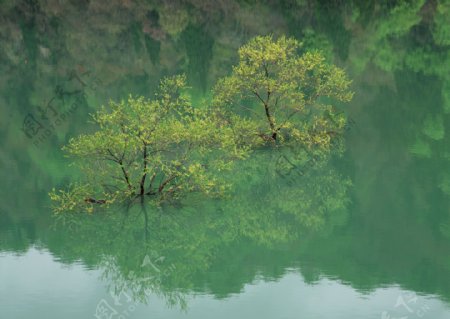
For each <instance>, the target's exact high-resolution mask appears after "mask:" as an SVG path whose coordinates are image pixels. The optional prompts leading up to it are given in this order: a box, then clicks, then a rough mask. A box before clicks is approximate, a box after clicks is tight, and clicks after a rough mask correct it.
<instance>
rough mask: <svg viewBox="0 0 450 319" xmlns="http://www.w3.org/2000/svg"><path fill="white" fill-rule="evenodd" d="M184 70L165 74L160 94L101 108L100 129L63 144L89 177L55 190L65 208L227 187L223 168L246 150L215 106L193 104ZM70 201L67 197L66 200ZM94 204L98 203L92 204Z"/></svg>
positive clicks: (212, 192)
mask: <svg viewBox="0 0 450 319" xmlns="http://www.w3.org/2000/svg"><path fill="white" fill-rule="evenodd" d="M185 88H186V84H185V77H184V76H174V77H169V78H165V79H163V80H162V81H161V85H160V87H159V91H158V92H157V93H156V95H155V98H154V99H152V100H149V99H145V98H144V97H137V98H135V97H132V96H130V97H129V98H128V99H127V100H126V101H125V100H122V101H120V102H113V101H111V102H110V103H109V107H108V108H107V107H102V108H101V109H100V110H99V111H98V112H96V113H95V114H93V116H92V118H93V120H94V123H95V124H97V130H96V131H94V132H93V133H90V134H84V135H80V136H79V137H77V138H72V139H70V140H69V143H68V144H67V145H66V146H65V147H64V148H63V149H64V150H65V151H66V153H67V154H68V155H69V156H70V157H72V158H74V159H75V160H76V164H77V165H78V166H79V167H80V168H81V171H82V172H83V176H84V179H83V183H81V184H77V185H73V186H72V187H71V190H70V191H69V192H66V191H55V190H53V192H52V193H51V198H52V199H53V200H54V201H56V202H57V203H58V204H59V206H57V207H58V208H57V211H63V210H71V209H75V208H77V207H78V206H77V203H80V201H81V202H82V201H83V200H84V201H85V202H88V203H104V204H108V203H111V202H113V201H114V200H116V199H118V198H119V197H121V196H124V195H125V197H129V196H134V195H150V196H154V197H155V198H158V199H159V200H161V199H171V198H174V197H178V196H181V194H183V193H186V192H191V191H199V192H203V193H205V194H210V195H215V194H220V193H222V192H224V191H225V189H226V186H227V185H226V184H224V183H221V182H220V178H219V176H218V172H220V171H222V170H227V169H229V168H230V167H231V164H232V162H233V160H234V159H239V158H242V157H244V156H245V154H246V148H245V147H240V146H238V145H236V144H235V143H234V139H233V132H232V129H231V128H229V127H225V126H223V125H222V124H221V123H220V121H218V120H217V118H216V116H215V115H214V114H213V113H211V112H210V111H208V110H207V109H198V108H193V107H192V106H191V104H190V102H189V98H188V97H187V95H186V94H183V90H184V89H185ZM61 204H62V205H61ZM90 210H92V206H90Z"/></svg>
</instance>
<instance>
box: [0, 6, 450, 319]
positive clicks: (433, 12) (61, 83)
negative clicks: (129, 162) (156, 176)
mask: <svg viewBox="0 0 450 319" xmlns="http://www.w3.org/2000/svg"><path fill="white" fill-rule="evenodd" d="M449 10H450V6H449V1H443V0H436V1H435V0H431V1H430V0H429V1H425V0H419V1H415V0H411V1H319V0H306V1H289V0H285V1H269V0H268V1H218V2H217V4H216V5H214V6H212V5H211V2H209V1H198V0H187V1H179V2H176V1H173V2H170V4H168V2H167V1H164V2H163V1H160V2H156V1H155V2H151V1H150V2H149V1H145V2H144V1H142V2H140V1H136V2H133V3H130V2H126V1H110V2H109V4H108V6H104V5H102V3H101V2H96V1H89V2H87V1H80V2H78V1H77V2H76V1H72V2H67V3H64V4H61V3H60V2H57V1H46V2H44V1H20V2H19V1H3V2H1V5H0V17H1V21H2V22H1V24H0V37H1V43H2V45H1V46H0V69H1V71H2V76H1V77H0V82H1V84H0V101H1V103H0V112H1V116H0V122H1V125H0V141H1V149H0V165H1V170H0V178H1V192H0V194H1V195H0V198H1V200H0V251H1V252H2V253H3V254H8V255H9V254H19V255H22V254H26V252H27V251H28V250H29V249H30V248H31V247H38V248H42V249H46V250H48V251H49V252H50V253H51V254H52V255H53V256H54V257H55V259H56V260H57V262H58V263H62V264H64V265H66V264H67V265H71V264H74V263H82V264H83V265H85V266H86V267H87V268H89V269H93V268H98V269H101V270H102V271H105V282H107V283H110V284H112V285H116V286H118V287H123V286H125V287H127V289H129V290H130V291H134V296H135V297H136V299H138V300H143V299H144V298H145V294H143V293H142V292H143V291H145V289H150V290H153V291H156V292H159V293H161V294H162V295H164V296H166V297H167V299H168V300H170V301H171V302H177V303H179V302H180V301H181V303H182V302H183V301H184V300H189V298H188V297H189V296H190V295H191V294H192V293H195V292H197V293H208V294H211V295H213V296H214V297H215V298H223V299H226V298H228V297H229V296H234V297H233V298H237V299H239V296H241V295H240V294H239V293H240V292H242V289H243V287H244V286H245V285H246V284H248V283H252V282H255V278H258V279H261V280H264V282H265V283H273V282H274V281H278V280H280V278H283V277H284V276H285V275H286V273H288V272H290V271H295V272H298V273H301V275H302V277H303V279H304V281H305V282H307V283H309V284H311V285H313V287H317V286H316V285H319V284H318V282H319V280H320V278H323V277H329V278H333V280H335V279H336V280H337V281H339V282H341V283H342V285H348V286H349V287H351V290H352V291H356V292H357V294H358V295H359V294H360V293H362V294H366V295H365V296H364V298H369V299H370V298H371V296H372V295H371V293H372V292H375V293H376V294H378V295H379V296H380V295H381V296H387V291H389V289H390V287H392V286H399V287H401V288H402V289H407V290H411V291H415V292H417V293H420V294H424V295H426V296H428V297H429V298H430V299H433V300H437V299H440V300H443V302H444V304H447V305H448V303H449V301H450V288H449V287H450V283H449V282H448V278H450V255H449V251H450V213H449V212H450V186H449V185H450V165H449V164H450V156H449V154H450V148H449V145H450V143H449V138H450V135H449V127H450V118H449V116H450V115H449V114H450V113H449V111H450V94H449V92H450V90H449V83H450V81H449V75H450V72H449V68H450V54H449V45H450V44H449V40H448V39H449V36H448V34H449V24H448V21H449ZM269 33H273V34H274V38H275V39H278V38H279V37H280V36H281V35H286V36H287V37H294V38H295V39H297V41H299V42H301V43H302V44H303V46H302V47H300V48H299V52H300V55H302V54H303V53H306V52H313V51H314V50H316V49H318V50H321V52H322V54H323V56H324V57H325V58H326V62H327V63H329V64H334V65H337V66H339V67H340V68H342V69H344V70H346V73H347V74H348V75H349V78H351V79H352V80H353V82H352V90H353V91H355V92H356V93H355V96H354V97H353V99H352V101H351V102H349V103H348V106H346V107H345V108H343V109H342V110H343V111H345V113H347V114H348V115H349V117H350V118H352V119H353V120H354V123H355V124H354V125H352V126H348V127H347V128H346V132H345V133H344V137H345V151H343V154H342V156H334V154H333V152H331V154H327V155H326V156H323V157H321V156H315V155H316V154H309V153H307V152H306V150H305V149H304V148H302V149H301V152H300V153H299V152H298V150H296V149H293V148H291V147H286V148H284V149H282V150H280V148H279V147H277V148H273V147H271V146H270V145H271V143H272V142H270V141H268V142H267V144H265V145H264V147H261V149H258V151H255V152H254V153H253V154H252V156H251V157H250V158H248V159H247V160H245V161H236V162H234V161H233V164H234V165H237V166H238V167H237V168H234V169H232V170H231V171H230V173H229V175H224V176H220V177H221V178H222V177H223V178H224V183H225V184H229V183H231V184H232V185H234V187H233V188H231V189H230V191H229V192H230V193H229V197H225V198H222V199H220V200H216V199H211V198H208V199H206V198H207V197H206V196H204V195H203V194H192V195H189V196H186V197H185V198H183V199H182V200H181V201H180V203H179V204H177V206H172V205H166V204H162V205H160V206H159V207H157V206H156V205H154V204H153V203H149V204H148V205H146V206H144V207H143V208H141V206H140V205H135V206H133V207H132V208H131V209H129V210H127V209H126V207H124V208H123V209H122V208H121V207H114V209H113V206H111V211H109V210H106V211H105V212H102V213H99V214H77V215H75V214H74V215H71V214H60V215H59V219H58V223H57V225H56V226H55V227H50V226H53V223H54V220H53V218H52V217H51V210H50V209H49V206H50V201H49V200H48V195H47V192H48V189H49V188H51V187H53V186H54V185H57V188H64V187H66V186H67V185H68V184H69V183H70V181H72V180H77V179H81V178H82V176H78V174H79V173H78V171H77V170H72V169H71V168H68V166H67V164H68V163H67V161H66V159H65V158H63V156H62V152H61V151H60V149H61V147H62V146H63V145H66V144H67V142H68V141H69V139H70V138H71V137H74V136H79V135H80V134H90V133H93V131H91V130H92V128H93V125H92V124H91V123H88V120H89V119H90V117H89V115H88V114H89V113H94V112H95V111H96V110H97V107H98V106H99V105H108V100H109V98H111V99H112V100H113V101H120V99H122V98H124V97H126V96H128V94H129V93H132V95H133V96H142V95H143V96H146V98H153V97H154V93H155V92H156V90H157V87H158V82H159V80H160V79H162V78H164V77H165V76H171V75H174V74H182V73H185V74H186V78H187V84H188V86H189V87H190V88H189V92H192V93H191V96H189V98H190V99H191V103H192V105H203V104H202V102H203V98H204V96H203V94H205V95H206V98H207V100H212V96H211V94H209V92H211V89H213V88H214V84H215V83H217V81H218V80H219V79H220V78H224V77H227V76H233V72H232V71H233V70H232V66H233V65H238V64H239V55H238V54H237V52H238V49H239V47H241V46H242V45H243V44H245V43H247V42H248V41H249V40H250V39H251V38H253V37H255V36H257V35H260V34H263V35H264V34H269ZM77 92H78V93H77ZM53 97H55V98H54V100H53V102H52V104H51V105H52V106H53V108H54V109H55V110H56V111H57V112H58V114H59V115H58V116H54V113H53V111H52V110H51V109H49V108H45V107H46V106H47V105H48V103H49V101H50V100H51V99H52V98H53ZM255 101H256V100H255ZM75 102H76V103H77V104H75V105H77V107H76V108H74V109H73V111H72V113H70V115H67V119H66V120H64V121H61V123H60V124H59V125H56V124H55V121H56V119H58V118H60V116H61V115H62V114H66V113H67V112H66V111H67V110H68V109H69V108H70V107H71V106H72V105H74V103H75ZM249 103H250V102H249ZM254 105H255V107H259V108H256V109H255V110H257V111H259V112H261V113H262V115H263V116H264V108H263V105H261V104H259V105H258V102H257V101H256V102H255V103H254ZM39 106H40V107H41V108H42V109H46V110H47V118H48V119H47V120H45V119H42V117H41V113H40V112H39V109H38V107H39ZM232 110H233V111H234V112H237V113H238V114H239V115H246V116H248V118H251V117H250V113H245V111H244V110H242V109H239V108H238V107H233V108H232ZM65 112H66V113H65ZM28 113H31V114H32V115H33V116H34V118H35V119H36V120H39V121H40V122H41V124H42V125H43V126H45V127H46V128H48V129H49V130H51V134H49V136H48V137H46V138H45V139H42V141H41V135H43V134H44V133H45V130H44V129H40V130H39V134H38V135H36V136H35V137H33V138H32V139H30V138H28V137H27V136H26V135H25V134H24V132H23V131H22V130H21V129H22V128H23V126H22V124H23V120H24V117H25V116H26V115H27V114H28ZM67 114H69V113H67ZM337 116H338V117H339V116H340V115H337ZM257 118H261V120H260V121H259V122H257V123H258V126H257V127H256V131H257V132H258V133H262V134H264V135H271V131H270V130H271V129H270V124H269V123H268V122H267V118H265V117H261V116H259V115H258V117H257ZM254 119H256V117H255V118H254ZM337 123H338V122H337ZM50 124H54V126H55V129H54V130H52V129H51V126H50ZM257 137H258V136H257ZM277 140H278V137H277ZM36 141H38V142H39V143H36V144H37V145H35V142H36ZM262 141H263V139H262V138H260V137H258V138H257V139H256V140H255V142H257V143H262ZM279 142H281V141H278V142H277V143H279ZM275 144H276V143H275ZM264 148H267V149H268V150H270V151H269V152H267V150H266V149H264ZM336 148H339V149H341V148H340V144H339V143H338V144H337V147H336ZM338 153H340V152H338ZM293 158H294V159H295V161H292V159H293ZM312 159H314V160H312ZM139 163H141V162H139ZM111 164H114V165H116V166H117V167H118V168H119V171H118V172H119V173H120V167H119V166H118V165H117V164H116V163H111ZM151 176H152V174H150V175H147V177H146V182H147V184H146V185H147V188H146V189H148V185H149V182H150V178H151ZM137 180H139V179H137ZM136 185H137V186H136V189H137V192H139V190H140V189H139V182H137V183H136ZM98 198H99V199H101V197H98ZM233 198H234V199H235V200H234V201H232V200H230V199H233ZM97 206H101V205H97ZM144 208H145V209H146V210H144ZM312 230H314V231H312ZM152 252H155V254H156V256H165V257H166V260H165V261H164V263H162V262H161V264H159V266H160V267H161V268H162V267H167V268H164V270H166V269H167V270H169V272H164V277H163V278H161V279H160V280H157V281H154V282H153V283H147V285H146V283H145V282H143V281H137V280H136V281H133V280H132V279H131V278H130V277H128V274H129V272H130V271H134V272H135V273H136V275H137V276H138V278H146V277H147V275H153V274H154V273H153V272H152V270H151V269H150V268H149V269H147V270H145V269H143V268H141V267H140V264H141V262H142V258H143V257H144V256H145V255H146V253H148V254H152ZM0 262H1V261H0ZM172 264H173V265H175V268H171V267H170V266H171V265H172ZM174 269H175V270H174ZM43 271H45V270H43ZM2 275H3V274H2ZM10 275H11V274H7V275H5V276H10ZM20 278H22V277H20V276H18V281H19V279H20ZM63 281H64V280H63ZM28 288H29V289H28ZM381 288H382V289H381ZM0 289H1V288H0ZM27 289H28V290H29V291H33V290H35V289H37V288H36V287H33V285H32V284H31V283H30V284H29V285H28V286H27ZM119 289H120V288H119ZM325 289H326V288H325ZM0 292H1V290H0ZM287 294H290V291H288V292H286V296H285V297H286V299H287V300H288V299H289V296H287ZM105 295H106V293H105ZM2 296H4V297H5V299H3V300H10V299H7V298H8V296H9V291H8V293H5V294H4V295H2ZM392 296H393V297H392ZM392 296H387V297H386V298H387V299H389V300H388V301H381V302H382V303H383V304H382V309H376V310H374V309H370V310H367V316H365V317H370V315H373V314H375V315H376V316H375V315H373V317H374V318H380V312H381V311H382V310H389V309H392V307H393V305H394V304H395V302H396V297H397V294H396V293H395V292H394V293H393V294H392ZM95 298H97V299H98V300H100V299H101V298H104V295H102V294H101V293H99V294H98V295H96V296H95ZM97 299H96V301H97ZM177 300H178V301H177ZM227 301H228V299H226V300H225V301H224V303H226V302H227ZM270 305H271V306H273V307H275V305H272V304H270ZM76 306H77V308H80V309H81V308H83V307H87V308H89V309H87V308H86V309H87V310H86V313H87V314H86V316H85V317H89V316H91V317H92V314H93V312H94V310H95V309H94V308H95V304H94V305H92V306H85V305H82V304H81V302H80V303H77V304H76ZM322 306H325V305H324V304H323V303H322V304H321V307H317V308H314V311H315V312H316V313H318V316H319V317H320V316H321V310H322ZM346 306H347V307H348V308H349V309H353V307H354V306H355V305H354V304H347V305H346ZM0 308H1V307H0ZM52 309H53V310H54V311H55V313H56V312H57V313H59V314H61V316H64V315H65V314H66V312H65V311H66V309H64V308H63V306H57V305H53V308H52ZM209 314H210V313H209ZM34 315H35V313H31V316H34ZM232 315H234V317H240V314H239V313H233V314H232ZM407 315H409V313H408V312H407V313H401V314H400V313H398V314H395V315H392V317H394V316H395V317H404V316H407ZM6 316H7V317H11V318H15V317H17V316H15V312H14V311H13V312H12V313H7V314H6ZM447 316H448V313H447V312H444V311H443V314H442V316H441V317H442V318H446V317H447ZM27 317H28V318H29V317H30V315H29V316H27ZM42 317H45V318H47V316H45V314H44V312H43V313H42ZM80 317H82V316H78V317H77V318H80ZM305 317H307V316H305ZM322 317H332V318H348V313H338V312H335V313H332V314H330V315H329V316H326V315H323V316H322ZM361 317H364V316H361ZM411 317H412V315H411ZM423 318H429V319H436V318H439V317H438V316H433V315H429V314H426V315H425V316H424V317H423Z"/></svg>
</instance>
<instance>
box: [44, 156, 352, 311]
mask: <svg viewBox="0 0 450 319" xmlns="http://www.w3.org/2000/svg"><path fill="white" fill-rule="evenodd" d="M270 159H271V158H270V157H267V155H266V154H263V155H262V156H256V157H255V159H254V160H255V161H253V162H251V163H250V164H249V165H250V166H252V165H254V166H253V167H250V166H249V167H246V169H247V171H246V174H239V176H235V177H233V178H235V179H236V180H237V181H238V182H239V181H243V180H247V178H248V177H249V176H250V177H251V176H253V177H255V176H258V175H257V171H258V170H259V169H260V168H261V167H262V165H261V163H262V161H264V160H266V161H267V160H270ZM258 163H259V165H256V164H258ZM266 164H268V163H266ZM239 171H240V172H241V170H239ZM247 174H248V175H247ZM269 174H272V177H271V178H268V176H264V175H259V177H256V178H255V180H254V181H250V182H248V180H247V183H246V184H245V185H244V184H242V185H241V186H239V187H238V188H237V189H236V195H232V196H230V198H228V199H223V200H209V201H205V200H204V198H202V197H194V196H192V197H190V198H189V199H186V200H185V201H184V202H183V203H180V205H179V207H174V206H160V207H157V206H152V204H151V203H144V204H143V205H134V206H132V207H131V208H130V209H129V210H127V209H123V208H120V209H119V208H118V210H119V211H117V210H116V211H111V212H107V213H103V214H102V213H99V214H96V215H81V214H80V215H75V214H73V215H71V214H61V215H60V217H59V218H61V219H60V220H59V222H58V224H59V226H58V228H59V229H60V230H61V231H64V233H65V234H64V236H62V238H60V239H59V242H58V244H57V246H58V247H55V246H53V247H52V249H53V250H54V253H55V254H56V255H57V256H59V257H60V258H61V259H62V260H63V261H67V262H70V261H74V260H77V259H81V260H83V262H84V263H86V264H87V265H89V266H90V267H95V268H97V267H99V268H100V269H103V271H104V276H103V278H104V279H105V280H107V281H108V282H109V284H110V289H111V290H112V291H114V292H116V293H120V292H126V293H127V294H129V295H130V296H132V298H133V299H134V300H137V301H139V302H145V300H146V298H147V296H148V295H149V293H150V292H151V293H152V294H156V295H158V296H160V297H162V298H164V299H166V301H167V303H168V305H173V306H181V307H182V308H183V307H185V306H186V303H185V298H186V296H187V295H188V294H189V293H192V292H195V291H201V292H203V291H205V289H206V291H208V290H209V288H207V286H208V283H202V282H203V281H204V279H205V277H204V275H205V273H208V272H209V270H210V268H211V266H212V265H213V264H216V262H217V260H219V259H220V258H222V252H223V251H225V250H227V249H228V248H227V247H233V246H236V245H239V243H243V242H246V243H247V244H246V245H256V246H260V247H275V246H277V245H283V244H286V243H289V242H291V241H293V240H295V239H296V238H299V237H300V238H301V236H302V235H305V234H307V233H309V232H310V231H311V228H319V227H320V228H322V229H325V228H327V227H329V228H332V226H331V225H330V226H327V222H328V220H330V221H331V223H334V224H339V223H336V220H333V218H332V217H330V216H332V215H333V214H336V215H338V214H341V217H342V214H344V215H345V208H346V203H347V202H348V200H347V197H346V191H347V188H348V182H347V181H346V179H343V178H342V177H340V176H339V174H337V173H336V172H335V171H333V170H332V169H330V168H329V167H323V169H312V170H311V171H310V172H309V173H306V174H305V176H304V178H303V179H304V180H297V181H295V182H293V183H291V185H289V184H288V183H286V180H284V179H280V178H277V177H276V173H274V172H273V171H272V172H269ZM267 181H269V183H268V182H267ZM338 211H339V212H338ZM305 216H306V217H305ZM341 217H339V218H338V219H340V218H341ZM341 219H342V218H341ZM62 222H64V223H65V225H66V227H65V228H64V227H63V226H62ZM69 225H70V226H69ZM63 229H64V230H63ZM93 234H95V236H94V238H95V240H92V238H93ZM50 246H52V245H50ZM260 249H261V248H260ZM238 250H239V249H238ZM234 253H235V254H237V255H238V254H239V252H237V251H235V252H234ZM233 259H234V258H233V256H230V259H229V260H228V261H226V262H224V263H223V265H222V267H230V266H231V265H232V264H233V263H235V262H236V261H239V260H240V259H237V260H233ZM231 267H233V266H231ZM221 271H225V269H222V270H219V273H220V272H221ZM225 272H226V271H225ZM255 275H256V270H255V273H253V274H249V276H246V278H245V281H252V280H253V279H254V278H255ZM243 279H244V278H243ZM245 283H246V282H241V283H239V284H238V285H239V286H241V285H243V284H245ZM211 292H212V293H215V292H214V291H211Z"/></svg>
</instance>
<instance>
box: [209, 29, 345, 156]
mask: <svg viewBox="0 0 450 319" xmlns="http://www.w3.org/2000/svg"><path fill="white" fill-rule="evenodd" d="M298 49H299V43H298V42H297V41H296V40H294V39H290V38H286V37H280V38H279V39H278V40H276V41H274V40H273V39H272V36H258V37H256V38H254V39H252V40H251V41H250V42H248V43H247V44H245V45H244V46H242V47H241V48H240V49H239V63H238V64H237V65H236V66H234V67H233V71H232V74H231V75H230V76H227V77H225V78H223V79H221V80H219V81H218V83H217V85H216V86H215V89H214V93H215V94H214V105H215V106H216V107H218V108H219V109H220V110H222V111H223V112H222V113H225V114H228V117H229V119H231V118H232V115H231V114H232V113H233V112H234V113H236V112H238V114H240V115H245V116H247V117H248V118H250V119H252V120H254V121H256V123H257V125H256V127H257V132H253V134H257V135H258V136H260V137H261V138H262V139H263V140H265V141H271V142H280V141H281V142H286V141H287V140H290V141H294V142H300V143H302V144H304V145H308V146H313V145H319V146H322V147H328V146H329V145H330V142H331V137H332V136H334V135H336V134H337V133H339V132H340V131H342V129H343V128H344V125H345V119H344V118H343V117H339V116H336V114H337V112H336V109H335V107H334V106H332V105H331V104H330V103H331V101H333V100H334V101H341V102H348V101H350V100H351V98H352V95H353V94H352V92H350V91H349V85H350V81H349V80H348V79H347V77H346V75H345V72H344V71H343V70H342V69H339V68H338V67H336V66H333V65H330V64H327V63H326V62H325V59H324V57H323V56H322V55H321V54H320V53H319V52H307V53H304V54H302V55H300V54H299V53H298ZM231 110H232V111H233V112H230V111H231ZM231 121H232V120H231Z"/></svg>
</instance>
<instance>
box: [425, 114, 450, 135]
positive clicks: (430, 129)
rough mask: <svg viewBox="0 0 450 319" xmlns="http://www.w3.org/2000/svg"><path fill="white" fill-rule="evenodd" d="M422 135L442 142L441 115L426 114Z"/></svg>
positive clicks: (443, 129) (442, 126)
mask: <svg viewBox="0 0 450 319" xmlns="http://www.w3.org/2000/svg"><path fill="white" fill-rule="evenodd" d="M422 131H423V133H424V134H425V135H426V136H428V137H429V138H431V139H433V140H436V141H438V140H442V139H443V138H444V135H445V128H444V119H443V118H442V115H440V114H437V115H435V116H433V115H430V114H428V115H427V116H426V118H425V121H424V123H423V129H422Z"/></svg>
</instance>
